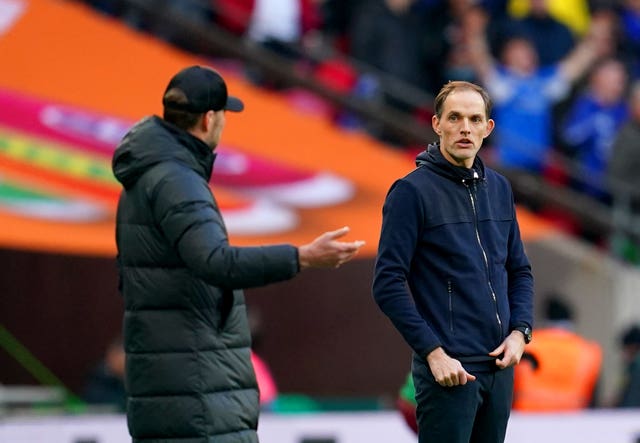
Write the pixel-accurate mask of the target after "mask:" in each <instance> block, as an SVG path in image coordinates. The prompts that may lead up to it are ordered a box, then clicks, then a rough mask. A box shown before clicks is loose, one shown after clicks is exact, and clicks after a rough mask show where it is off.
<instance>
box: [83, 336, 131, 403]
mask: <svg viewBox="0 0 640 443" xmlns="http://www.w3.org/2000/svg"><path fill="white" fill-rule="evenodd" d="M124 361H125V353H124V347H123V344H122V337H117V338H115V339H114V340H113V341H112V342H110V343H109V345H108V346H107V349H106V351H105V354H104V358H103V359H102V361H100V363H98V365H97V366H96V367H95V368H94V369H93V370H92V371H91V373H90V374H89V377H88V379H87V381H86V384H85V387H84V391H83V394H82V398H83V399H84V401H86V402H87V403H90V404H96V405H106V406H109V407H111V408H113V409H115V410H116V411H118V412H124V411H125V404H126V394H125V389H124Z"/></svg>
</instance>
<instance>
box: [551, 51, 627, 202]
mask: <svg viewBox="0 0 640 443" xmlns="http://www.w3.org/2000/svg"><path fill="white" fill-rule="evenodd" d="M626 88H627V73H626V71H625V67H624V65H623V64H622V63H621V62H620V61H618V60H615V59H606V60H603V61H602V62H600V63H599V64H598V65H596V67H595V68H594V69H593V71H592V72H591V74H590V75H589V82H588V85H587V87H586V88H585V89H584V90H583V91H582V92H581V93H580V94H579V96H578V97H577V99H576V100H575V101H574V102H573V103H572V104H571V106H570V107H569V109H568V112H567V115H566V118H565V119H564V122H563V123H562V125H561V130H560V136H561V139H562V143H563V145H564V147H565V148H566V149H567V152H568V153H569V155H570V156H571V157H572V158H574V159H575V160H576V163H577V169H578V170H577V171H576V172H577V173H574V174H571V176H572V177H571V178H572V180H571V181H572V183H573V185H574V187H575V188H576V189H577V190H579V191H582V192H586V193H588V194H589V195H591V196H593V197H595V198H598V199H601V200H603V201H604V202H609V193H608V192H607V191H606V189H605V180H604V175H605V173H606V169H607V164H608V163H609V159H610V157H611V147H612V145H613V139H614V138H615V136H616V134H617V132H618V130H619V129H620V126H621V125H622V124H623V123H624V122H625V121H626V120H627V118H628V108H627V103H626V100H625V96H624V94H625V92H626Z"/></svg>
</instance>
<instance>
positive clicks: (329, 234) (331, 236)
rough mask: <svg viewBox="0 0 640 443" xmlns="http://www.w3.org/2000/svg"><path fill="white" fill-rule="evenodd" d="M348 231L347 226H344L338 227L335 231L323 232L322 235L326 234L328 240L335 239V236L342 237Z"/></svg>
mask: <svg viewBox="0 0 640 443" xmlns="http://www.w3.org/2000/svg"><path fill="white" fill-rule="evenodd" d="M348 233H349V226H344V227H342V228H340V229H336V230H335V231H329V232H325V234H324V235H326V236H327V237H328V238H329V239H330V240H335V239H336V238H340V237H344V236H345V235H347V234H348Z"/></svg>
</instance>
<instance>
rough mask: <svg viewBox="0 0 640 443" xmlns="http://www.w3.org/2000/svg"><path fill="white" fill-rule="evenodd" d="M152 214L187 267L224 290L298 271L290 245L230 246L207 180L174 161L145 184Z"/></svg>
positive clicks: (164, 165)
mask: <svg viewBox="0 0 640 443" xmlns="http://www.w3.org/2000/svg"><path fill="white" fill-rule="evenodd" d="M147 194H148V196H149V200H150V202H151V208H152V211H153V218H154V220H155V221H156V223H157V224H158V225H159V227H160V229H161V231H162V233H163V234H164V235H165V236H166V237H167V240H168V241H169V242H170V243H171V244H172V245H173V247H174V248H175V249H176V250H177V251H178V254H179V255H180V258H181V259H182V260H183V261H184V263H185V264H186V265H187V267H188V268H189V269H191V270H192V271H193V272H194V273H195V274H196V275H198V276H199V277H200V278H202V279H203V280H205V281H207V282H208V283H210V284H213V285H215V286H219V287H224V288H228V289H242V288H250V287H256V286H262V285H265V284H268V283H272V282H277V281H282V280H287V279H289V278H291V277H293V276H294V275H295V274H296V273H297V272H298V270H299V267H298V252H297V248H295V247H294V246H292V245H284V244H283V245H271V246H261V247H233V246H230V245H229V242H228V237H227V232H226V228H225V226H224V221H223V219H222V216H221V214H220V211H219V210H218V208H217V205H216V202H215V200H214V198H213V195H212V193H211V190H210V188H209V185H208V183H207V182H206V181H205V180H204V179H203V178H202V177H200V176H199V175H197V174H196V173H195V172H193V171H191V170H190V169H188V168H185V167H182V166H180V165H177V164H175V163H165V164H161V165H159V166H158V167H157V168H156V171H155V179H154V180H152V181H151V182H150V184H149V186H148V188H147Z"/></svg>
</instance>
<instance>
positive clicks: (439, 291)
mask: <svg viewBox="0 0 640 443" xmlns="http://www.w3.org/2000/svg"><path fill="white" fill-rule="evenodd" d="M434 108H435V115H434V116H433V119H432V126H433V129H434V131H435V132H436V134H437V135H438V137H439V143H435V144H433V145H430V146H429V147H428V149H427V150H426V151H425V152H422V153H421V154H420V155H418V157H417V160H416V163H417V168H416V169H415V170H414V171H413V172H411V173H409V174H408V175H407V176H405V177H404V178H401V179H399V180H397V181H396V182H395V183H394V184H393V185H392V187H391V189H390V190H389V193H388V195H387V198H386V201H385V204H384V208H383V222H382V230H381V234H380V244H379V248H378V257H377V260H376V268H375V275H374V281H373V296H374V298H375V300H376V302H377V303H378V305H379V306H380V308H381V309H382V311H383V312H384V313H385V314H386V315H387V316H388V317H389V318H390V319H391V321H392V322H393V324H394V325H395V327H396V328H397V329H398V330H399V332H400V333H401V334H402V336H403V337H404V339H405V340H406V341H407V343H408V344H409V346H411V348H412V349H413V351H414V358H413V365H412V372H413V379H414V384H415V387H416V401H417V404H418V406H417V411H416V415H417V420H418V428H419V429H418V434H419V441H420V442H421V443H427V442H428V443H444V442H447V443H469V442H472V443H497V442H503V441H504V437H505V433H506V428H507V421H508V419H509V413H510V410H511V401H512V394H513V365H515V364H517V363H518V362H519V361H520V358H521V356H522V353H523V351H524V347H525V344H526V343H528V342H529V341H530V340H531V328H532V325H533V314H532V311H533V309H532V305H533V276H532V273H531V265H530V264H529V260H528V258H527V256H526V255H525V252H524V248H523V244H522V240H521V238H520V230H519V227H518V222H517V220H516V212H515V206H514V202H513V194H512V191H511V187H510V185H509V183H508V182H507V180H506V179H505V178H504V177H502V176H501V175H499V174H498V173H496V172H495V171H493V170H492V169H490V168H488V167H485V165H484V164H483V163H482V161H481V160H480V158H479V157H477V153H478V151H479V149H480V147H481V146H482V142H483V140H484V139H485V138H486V137H488V136H489V134H490V133H491V131H492V130H493V127H494V124H495V123H494V121H493V120H492V119H490V118H489V117H490V112H491V100H490V98H489V96H488V94H487V93H486V91H484V89H482V88H481V87H479V86H477V85H474V84H472V83H468V82H461V81H454V82H449V83H447V84H446V85H445V86H444V87H443V88H442V89H441V90H440V92H439V94H438V95H437V97H436V99H435V103H434Z"/></svg>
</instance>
